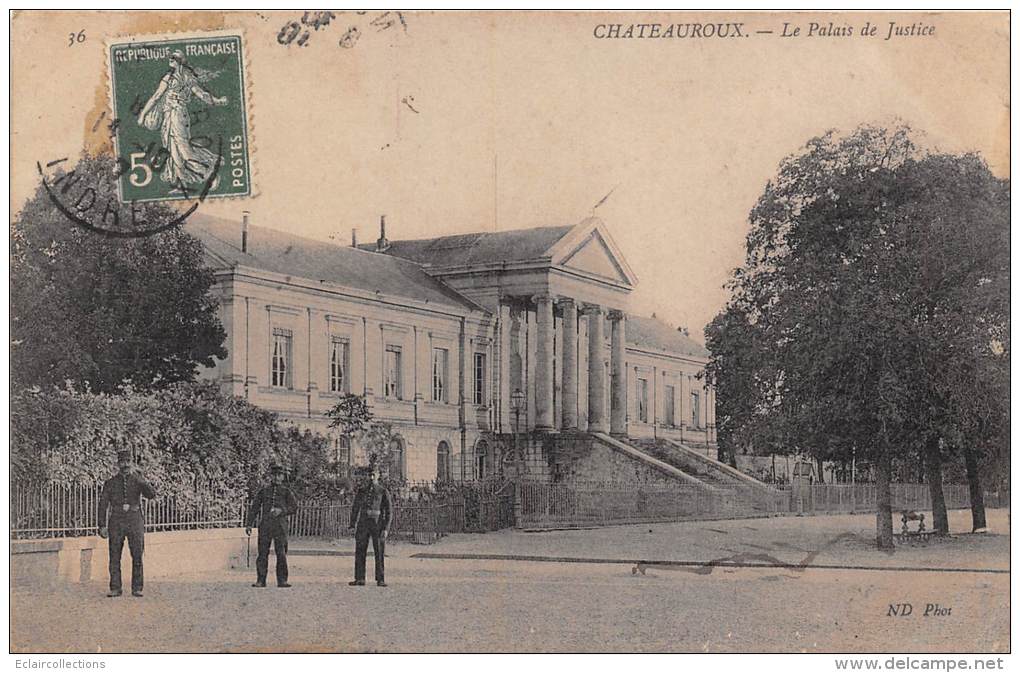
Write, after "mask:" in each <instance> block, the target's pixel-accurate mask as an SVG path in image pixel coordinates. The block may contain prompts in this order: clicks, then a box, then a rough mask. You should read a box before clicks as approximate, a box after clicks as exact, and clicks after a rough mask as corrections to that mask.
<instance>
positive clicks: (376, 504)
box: [349, 467, 392, 587]
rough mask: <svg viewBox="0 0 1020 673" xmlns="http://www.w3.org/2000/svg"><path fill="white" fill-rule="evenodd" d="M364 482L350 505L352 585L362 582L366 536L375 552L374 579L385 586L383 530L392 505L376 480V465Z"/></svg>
mask: <svg viewBox="0 0 1020 673" xmlns="http://www.w3.org/2000/svg"><path fill="white" fill-rule="evenodd" d="M369 479H370V480H369V482H368V483H367V484H363V485H362V486H361V488H359V489H358V492H357V494H356V495H355V496H354V505H353V506H352V507H351V528H353V529H354V540H355V544H354V581H353V582H350V583H349V584H350V585H351V586H363V585H364V584H365V557H366V556H367V555H368V540H369V538H371V539H372V551H373V552H374V554H375V583H376V584H377V585H379V586H381V587H384V586H386V576H385V559H384V557H385V554H386V534H387V531H388V530H389V526H390V518H391V516H392V505H391V503H390V492H389V491H387V490H386V487H385V486H383V485H382V484H381V483H379V469H378V468H375V467H373V468H372V471H371V475H370V478H369Z"/></svg>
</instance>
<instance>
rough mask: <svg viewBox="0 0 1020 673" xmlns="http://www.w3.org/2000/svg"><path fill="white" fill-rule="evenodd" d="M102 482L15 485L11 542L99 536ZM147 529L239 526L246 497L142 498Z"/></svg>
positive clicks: (202, 489) (203, 490)
mask: <svg viewBox="0 0 1020 673" xmlns="http://www.w3.org/2000/svg"><path fill="white" fill-rule="evenodd" d="M102 488H103V487H102V484H64V483H58V482H52V481H50V482H24V481H15V482H12V483H11V494H10V496H11V497H10V503H11V507H10V514H11V538H12V539H22V538H50V537H80V536H84V535H95V534H97V533H98V532H99V524H98V517H99V498H100V495H101V493H102ZM143 505H144V508H145V511H144V519H145V529H146V530H147V531H167V530H188V529H196V528H226V527H231V526H241V525H243V522H244V517H245V509H246V505H245V498H244V497H238V496H236V495H235V494H234V493H233V492H232V491H229V490H227V489H223V488H216V487H206V486H196V487H195V488H194V490H192V491H190V492H185V493H182V494H175V495H168V496H161V497H158V498H155V499H152V500H148V499H143Z"/></svg>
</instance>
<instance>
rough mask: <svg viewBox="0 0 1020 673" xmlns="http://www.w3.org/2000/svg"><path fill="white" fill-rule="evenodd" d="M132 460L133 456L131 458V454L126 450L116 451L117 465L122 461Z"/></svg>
mask: <svg viewBox="0 0 1020 673" xmlns="http://www.w3.org/2000/svg"><path fill="white" fill-rule="evenodd" d="M133 458H134V456H132V455H131V452H130V451H128V450H127V449H121V450H119V451H117V462H118V463H119V462H120V461H122V460H131V459H133Z"/></svg>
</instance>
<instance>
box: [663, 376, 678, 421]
mask: <svg viewBox="0 0 1020 673" xmlns="http://www.w3.org/2000/svg"><path fill="white" fill-rule="evenodd" d="M663 393H664V394H663V396H662V403H663V405H664V406H665V407H666V409H665V411H666V414H665V416H666V425H667V426H669V427H673V426H675V425H676V415H675V411H676V391H675V390H674V389H673V386H666V387H665V388H663Z"/></svg>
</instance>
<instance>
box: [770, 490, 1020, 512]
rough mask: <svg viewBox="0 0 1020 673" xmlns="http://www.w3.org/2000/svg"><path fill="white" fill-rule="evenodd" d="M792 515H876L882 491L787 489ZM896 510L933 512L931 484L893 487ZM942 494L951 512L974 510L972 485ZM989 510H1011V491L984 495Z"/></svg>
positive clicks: (893, 506)
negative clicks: (971, 505)
mask: <svg viewBox="0 0 1020 673" xmlns="http://www.w3.org/2000/svg"><path fill="white" fill-rule="evenodd" d="M784 490H785V491H786V492H787V493H788V494H789V503H790V509H789V511H791V512H804V513H819V514H840V513H851V512H873V511H875V510H876V509H877V508H878V490H877V487H876V486H875V485H874V484H810V485H805V486H797V485H793V486H787V487H786V489H784ZM889 490H890V491H891V496H892V509H893V511H896V512H898V511H902V510H909V511H918V512H923V511H930V510H931V493H930V492H929V489H928V484H902V483H897V484H890V488H889ZM942 492H943V495H944V496H945V499H946V508H947V509H966V508H968V507H970V486H968V485H967V484H944V485H943V486H942ZM984 499H985V506H986V507H1009V491H989V490H986V491H985V492H984Z"/></svg>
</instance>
